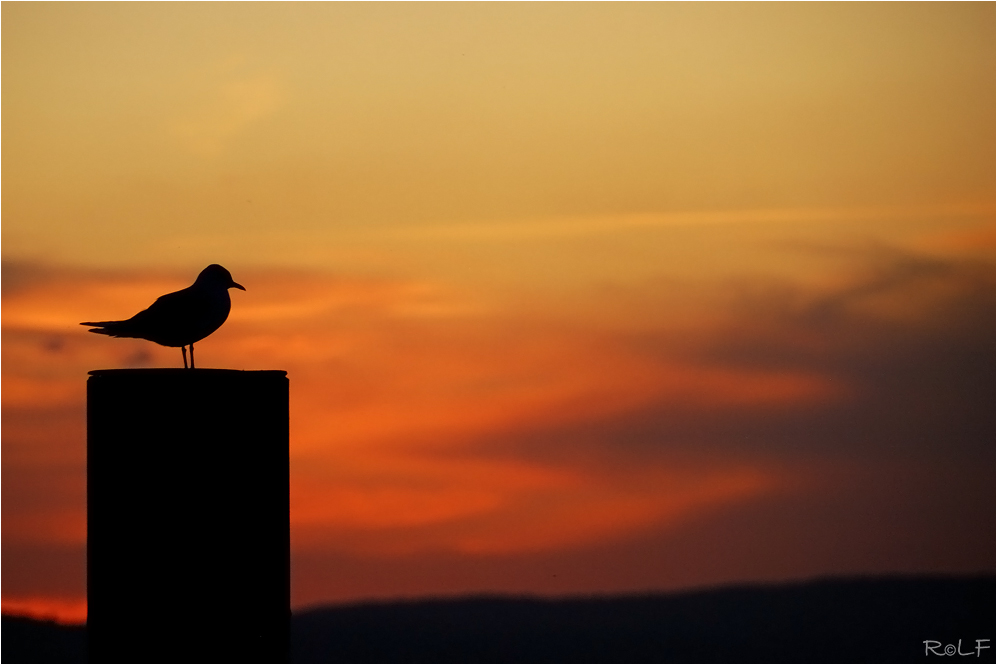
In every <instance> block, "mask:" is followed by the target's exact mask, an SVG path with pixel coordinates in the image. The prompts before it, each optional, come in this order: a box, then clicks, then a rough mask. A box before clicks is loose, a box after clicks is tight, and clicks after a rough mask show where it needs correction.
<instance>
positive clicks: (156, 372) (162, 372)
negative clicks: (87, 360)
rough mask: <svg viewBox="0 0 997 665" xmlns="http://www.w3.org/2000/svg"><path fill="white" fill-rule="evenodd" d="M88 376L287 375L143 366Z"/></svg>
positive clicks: (96, 371)
mask: <svg viewBox="0 0 997 665" xmlns="http://www.w3.org/2000/svg"><path fill="white" fill-rule="evenodd" d="M88 374H89V375H90V376H96V377H112V376H117V377H124V376H133V377H148V378H151V377H154V376H161V377H167V376H181V375H182V376H191V377H193V376H202V377H208V376H214V377H221V376H231V377H235V376H246V375H255V376H259V375H274V376H283V377H286V376H287V371H286V370H282V369H259V370H243V369H200V368H198V369H182V368H179V367H144V368H141V369H92V370H90V371H89V372H88Z"/></svg>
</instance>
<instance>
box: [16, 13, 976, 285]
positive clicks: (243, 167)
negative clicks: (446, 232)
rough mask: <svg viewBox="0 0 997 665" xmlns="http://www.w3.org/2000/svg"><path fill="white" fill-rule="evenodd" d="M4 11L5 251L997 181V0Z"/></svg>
mask: <svg viewBox="0 0 997 665" xmlns="http://www.w3.org/2000/svg"><path fill="white" fill-rule="evenodd" d="M3 17H4V40H3V93H4V96H3V99H4V107H3V119H4V128H5V130H6V131H5V132H4V146H3V167H4V170H3V173H4V179H3V195H4V197H3V213H4V219H3V241H4V242H3V255H4V258H6V259H11V258H15V259H30V260H42V261H57V262H65V263H71V264H77V265H95V266H108V265H122V264H148V263H155V264H160V265H162V264H165V265H183V266H185V267H193V266H199V265H200V264H202V263H204V257H205V255H206V254H207V253H208V251H210V252H211V256H213V257H215V258H213V259H212V260H220V261H221V262H222V263H226V264H236V263H238V262H240V261H243V262H251V263H253V264H261V263H262V264H267V263H277V264H282V265H288V264H290V265H295V266H301V265H302V264H303V263H307V264H310V265H311V266H312V267H319V268H324V269H340V268H342V267H343V266H344V265H345V266H346V267H347V268H348V269H361V270H362V269H365V268H366V269H369V270H375V271H378V270H380V271H383V270H388V269H389V268H388V266H397V265H399V264H401V265H405V262H406V260H407V259H408V258H411V257H409V256H408V255H410V254H417V255H418V254H420V253H422V252H424V251H425V247H424V246H423V245H422V244H420V243H419V242H418V241H419V239H420V230H421V229H423V228H424V227H428V228H430V229H434V228H437V227H439V226H441V225H444V226H445V225H457V226H461V225H464V224H475V225H479V226H480V225H491V224H500V225H503V224H509V223H519V224H527V225H529V224H533V223H541V224H542V223H544V221H545V220H549V219H555V220H565V219H567V220H569V226H570V220H571V219H580V220H587V219H591V218H598V219H608V220H609V222H603V223H604V224H605V223H609V224H610V225H611V224H612V223H613V222H612V220H614V219H615V218H616V217H618V216H627V215H634V214H651V215H654V214H674V213H689V212H692V213H707V214H710V213H716V212H720V213H724V214H727V215H728V216H730V215H731V213H732V212H733V213H734V216H735V217H736V213H737V212H738V211H757V210H777V211H781V210H786V209H789V210H797V211H799V210H803V211H807V210H809V209H818V210H826V209H828V208H846V209H854V208H863V207H865V208H868V207H870V206H873V207H874V206H887V207H897V206H900V207H904V208H906V209H912V208H913V209H916V208H918V207H919V206H926V207H929V208H937V207H939V206H941V207H945V206H966V205H969V206H973V205H975V206H979V205H984V206H989V205H991V203H992V201H991V199H992V189H993V180H994V159H993V157H994V151H993V145H994V127H993V116H994V76H993V67H992V64H993V63H992V62H991V57H990V56H991V55H992V54H993V50H994V35H993V30H992V25H993V19H994V9H993V6H992V5H989V4H986V3H965V4H963V3H960V4H956V5H952V4H858V5H856V4H816V3H808V4H804V5H792V4H788V5H787V4H777V5H769V4H761V3H751V4H744V5H712V4H673V3H664V4H658V3H647V4H615V3H610V4H603V3H591V4H562V3H555V4H520V3H508V4H507V3H501V4H479V3H473V4H458V3H444V4H404V5H377V4H372V5H367V4H345V3H329V4H323V3H303V4H293V5H287V4H267V3H260V4H231V3H223V4H211V3H205V4H194V5H192V4H145V3H136V4H130V3H113V4H103V3H79V4H36V3H23V4H22V3H12V4H5V5H4V8H3ZM806 216H807V215H806V212H804V217H806ZM582 226H583V228H584V222H583V223H582ZM399 229H401V230H402V231H401V235H402V236H403V237H404V238H405V240H406V242H407V243H408V245H409V246H410V247H412V248H413V249H411V250H410V251H406V249H405V247H406V245H405V243H399V242H391V240H392V238H395V237H396V236H393V235H392V234H394V233H397V232H398V230H399ZM385 232H387V238H385ZM430 240H435V238H430ZM261 247H265V248H267V250H268V251H261V249H260V248H261ZM206 248H207V249H206ZM621 251H622V250H621ZM219 254H220V255H221V256H219ZM541 254H543V255H545V256H546V255H548V254H549V252H542V253H541ZM629 258H630V257H629V256H628V255H627V254H626V252H625V251H622V253H621V254H620V255H619V257H618V260H617V263H628V262H629ZM454 260H455V261H456V260H459V257H458V258H455V259H454ZM470 262H472V263H475V262H477V260H476V259H475V260H471V261H470ZM531 263H536V261H532V262H531ZM523 267H524V266H520V267H517V266H510V271H515V270H517V269H519V268H523ZM525 267H526V268H530V267H533V266H525ZM424 268H425V266H416V267H414V268H413V269H424ZM572 272H573V273H578V274H579V275H582V274H584V272H585V271H584V269H579V270H575V271H572ZM463 276H464V277H465V278H466V277H467V276H468V275H466V274H464V275H463ZM471 277H472V278H473V274H472V275H471Z"/></svg>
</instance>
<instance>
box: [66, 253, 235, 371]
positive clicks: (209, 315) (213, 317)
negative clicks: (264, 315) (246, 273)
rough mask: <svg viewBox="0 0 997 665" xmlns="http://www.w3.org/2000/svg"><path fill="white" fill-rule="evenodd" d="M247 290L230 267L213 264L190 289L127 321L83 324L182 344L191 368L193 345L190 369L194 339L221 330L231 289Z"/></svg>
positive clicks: (108, 332) (101, 332) (115, 333)
mask: <svg viewBox="0 0 997 665" xmlns="http://www.w3.org/2000/svg"><path fill="white" fill-rule="evenodd" d="M232 288H235V289H240V290H242V291H245V290H246V287H244V286H242V285H241V284H236V283H235V282H234V281H233V280H232V275H231V274H230V273H229V271H228V270H226V269H225V268H223V267H221V266H220V265H218V264H212V265H210V266H208V267H207V268H205V269H204V270H202V271H201V274H200V275H198V276H197V279H196V280H194V283H193V284H192V285H191V286H188V287H187V288H186V289H182V290H180V291H176V292H174V293H167V294H166V295H165V296H161V297H159V298H157V299H156V302H154V303H152V305H151V306H150V307H149V309H145V310H142V311H141V312H139V313H138V314H136V315H135V316H133V317H132V318H130V319H126V320H124V321H84V322H83V323H81V324H80V325H81V326H95V327H94V328H91V329H90V332H92V333H97V334H98V335H110V336H111V337H135V338H138V339H147V340H149V341H150V342H155V343H156V344H161V345H163V346H174V347H176V346H179V347H180V352H181V353H182V354H183V366H184V369H187V347H188V346H189V347H190V369H194V342H199V341H201V340H202V339H204V338H205V337H207V336H208V335H210V334H211V333H213V332H215V331H216V330H218V328H220V327H221V325H222V324H223V323H225V319H227V318H228V313H229V310H231V309H232V300H231V299H230V298H229V295H228V290H229V289H232Z"/></svg>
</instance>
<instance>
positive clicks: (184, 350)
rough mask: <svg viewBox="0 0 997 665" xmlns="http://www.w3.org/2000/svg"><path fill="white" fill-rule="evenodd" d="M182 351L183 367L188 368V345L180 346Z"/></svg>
mask: <svg viewBox="0 0 997 665" xmlns="http://www.w3.org/2000/svg"><path fill="white" fill-rule="evenodd" d="M180 353H182V354H183V368H184V369H187V347H186V346H181V347H180Z"/></svg>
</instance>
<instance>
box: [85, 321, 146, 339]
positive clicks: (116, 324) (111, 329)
mask: <svg viewBox="0 0 997 665" xmlns="http://www.w3.org/2000/svg"><path fill="white" fill-rule="evenodd" d="M80 325H81V326H94V327H93V328H91V329H90V330H89V332H92V333H97V334H98V335H110V336H111V337H134V335H133V334H132V333H131V331H130V330H129V326H128V321H84V322H83V323H81V324H80Z"/></svg>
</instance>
